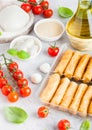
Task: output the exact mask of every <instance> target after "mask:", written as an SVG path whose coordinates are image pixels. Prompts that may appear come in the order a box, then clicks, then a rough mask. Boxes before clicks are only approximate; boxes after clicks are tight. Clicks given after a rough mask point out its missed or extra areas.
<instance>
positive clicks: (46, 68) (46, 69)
mask: <svg viewBox="0 0 92 130" xmlns="http://www.w3.org/2000/svg"><path fill="white" fill-rule="evenodd" d="M50 70H51V67H50V65H49V64H48V63H44V64H42V65H41V66H40V71H41V72H43V73H48V72H49V71H50Z"/></svg>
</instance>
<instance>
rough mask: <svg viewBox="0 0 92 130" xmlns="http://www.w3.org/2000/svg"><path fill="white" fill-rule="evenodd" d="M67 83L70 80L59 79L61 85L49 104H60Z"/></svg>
mask: <svg viewBox="0 0 92 130" xmlns="http://www.w3.org/2000/svg"><path fill="white" fill-rule="evenodd" d="M69 83H70V80H69V79H68V78H63V79H61V83H60V85H59V87H58V89H57V91H56V93H55V95H54V97H53V98H52V100H51V104H54V105H59V104H60V102H61V100H62V98H63V96H64V94H65V92H66V90H67V88H68V85H69Z"/></svg>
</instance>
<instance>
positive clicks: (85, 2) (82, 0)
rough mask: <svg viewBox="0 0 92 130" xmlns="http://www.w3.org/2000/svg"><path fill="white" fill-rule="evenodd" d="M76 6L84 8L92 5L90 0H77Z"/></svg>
mask: <svg viewBox="0 0 92 130" xmlns="http://www.w3.org/2000/svg"><path fill="white" fill-rule="evenodd" d="M78 7H80V8H83V9H84V10H85V9H87V8H91V7H92V0H79V3H78Z"/></svg>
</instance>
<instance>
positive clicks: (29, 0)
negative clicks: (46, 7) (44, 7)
mask: <svg viewBox="0 0 92 130" xmlns="http://www.w3.org/2000/svg"><path fill="white" fill-rule="evenodd" d="M28 2H31V3H33V4H34V3H35V4H36V3H37V1H36V0H28Z"/></svg>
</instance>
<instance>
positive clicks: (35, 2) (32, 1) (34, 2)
mask: <svg viewBox="0 0 92 130" xmlns="http://www.w3.org/2000/svg"><path fill="white" fill-rule="evenodd" d="M28 2H29V3H30V4H31V8H33V7H34V6H35V5H37V1H36V0H28Z"/></svg>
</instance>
